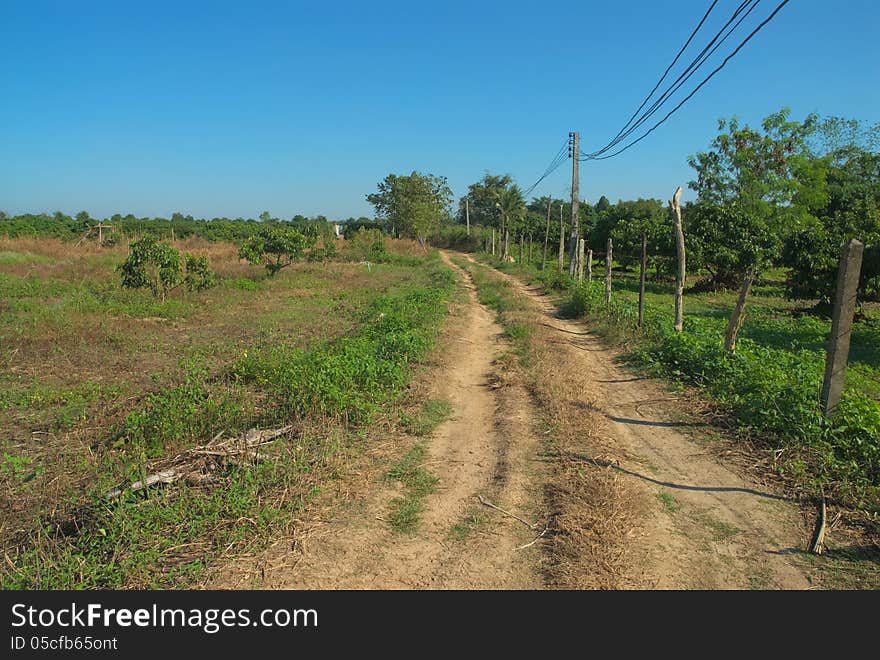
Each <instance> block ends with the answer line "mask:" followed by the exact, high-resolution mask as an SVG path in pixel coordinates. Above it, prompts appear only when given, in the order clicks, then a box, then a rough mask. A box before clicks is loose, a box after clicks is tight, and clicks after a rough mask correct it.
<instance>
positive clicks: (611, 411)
mask: <svg viewBox="0 0 880 660" xmlns="http://www.w3.org/2000/svg"><path fill="white" fill-rule="evenodd" d="M511 280H512V281H513V282H514V286H516V287H518V288H519V289H520V290H521V291H522V292H523V293H525V294H526V295H528V296H529V297H530V298H531V299H532V300H534V301H535V303H536V305H537V306H538V308H539V309H540V311H541V314H542V315H543V318H544V323H545V324H546V325H549V326H551V327H552V328H553V329H554V330H555V331H556V333H557V336H558V339H559V341H560V346H561V350H562V351H563V352H564V355H565V358H564V359H565V360H573V361H576V363H577V364H578V365H579V368H580V369H581V370H583V371H584V372H585V373H587V374H589V376H588V379H587V387H586V389H585V391H584V392H583V396H582V403H583V406H584V408H585V409H589V410H591V411H594V412H595V413H597V414H598V416H600V417H601V418H604V421H605V425H604V426H605V428H604V429H603V431H604V435H605V436H606V438H607V440H608V441H609V442H608V444H606V445H605V448H604V449H605V451H604V454H605V455H603V456H601V457H600V456H589V452H588V450H587V448H586V447H585V452H584V454H583V456H582V458H583V459H584V460H585V461H593V462H594V464H595V463H598V464H600V465H611V466H612V468H613V469H614V470H615V471H616V472H617V473H618V474H620V475H622V476H624V477H625V478H626V479H627V480H629V481H631V482H632V484H633V485H634V486H635V488H636V492H637V493H638V498H639V499H640V500H641V504H642V506H641V507H640V511H641V514H640V516H641V519H640V523H639V524H638V525H637V528H636V530H635V533H634V534H632V535H631V536H632V538H631V540H630V541H629V543H630V545H631V547H630V548H629V550H630V556H631V561H630V575H629V576H627V580H626V583H627V584H628V585H629V586H634V587H637V588H649V589H650V588H659V589H669V588H672V589H681V588H697V589H725V588H728V589H730V588H732V589H748V588H760V589H806V588H810V587H811V581H810V578H809V576H808V574H807V566H806V564H805V562H804V559H803V557H802V556H800V555H802V551H803V548H804V547H805V544H806V543H807V541H808V539H809V530H808V529H807V526H806V525H805V521H804V517H803V515H802V513H801V511H800V510H799V508H798V507H797V506H796V505H795V504H794V503H793V502H789V501H787V500H786V499H785V498H783V497H781V496H780V495H777V494H775V493H774V492H773V491H772V489H771V488H769V487H767V486H765V485H761V484H757V483H755V482H753V481H752V480H750V479H749V478H747V477H744V476H742V475H741V474H738V473H737V471H735V470H734V469H731V468H730V467H726V466H725V465H723V464H722V463H721V462H720V461H719V459H718V455H719V452H718V451H717V448H713V447H711V446H710V445H711V443H712V442H713V440H712V436H711V434H707V432H706V429H703V428H701V425H700V424H699V423H694V422H691V421H682V419H683V418H686V416H683V415H682V412H683V411H685V410H686V409H687V402H686V401H681V400H680V398H679V397H678V396H676V395H675V394H672V393H670V392H669V390H668V389H667V388H664V387H663V386H662V384H660V383H659V382H657V381H654V380H652V379H648V378H643V377H640V376H638V375H634V374H633V373H631V372H629V371H626V370H624V369H623V368H621V367H620V366H618V359H617V358H618V357H619V354H618V353H617V352H616V351H615V350H613V349H610V348H608V347H606V346H605V345H603V344H602V342H601V341H600V340H599V339H598V338H597V337H596V336H595V335H593V334H591V333H590V332H589V328H588V327H587V326H586V324H585V323H584V322H581V321H574V320H566V319H561V318H558V315H557V310H556V306H555V305H553V304H552V303H551V301H550V300H549V299H548V298H546V297H545V296H544V295H542V293H541V291H540V290H539V289H535V288H531V287H527V286H524V285H523V284H521V283H520V282H518V281H516V280H514V279H513V278H511ZM715 442H717V439H716V440H715ZM609 448H610V454H609V453H608V452H609Z"/></svg>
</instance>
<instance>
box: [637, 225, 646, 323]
mask: <svg viewBox="0 0 880 660" xmlns="http://www.w3.org/2000/svg"><path fill="white" fill-rule="evenodd" d="M647 269H648V235H647V233H646V232H645V231H644V230H642V260H641V263H640V264H639V328H642V327H644V325H645V271H646V270H647Z"/></svg>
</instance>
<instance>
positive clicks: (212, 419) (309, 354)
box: [0, 238, 452, 588]
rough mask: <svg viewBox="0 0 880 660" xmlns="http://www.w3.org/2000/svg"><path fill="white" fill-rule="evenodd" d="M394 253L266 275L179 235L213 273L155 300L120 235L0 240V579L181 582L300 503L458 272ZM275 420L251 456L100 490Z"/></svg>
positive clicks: (430, 326) (435, 317) (426, 344)
mask: <svg viewBox="0 0 880 660" xmlns="http://www.w3.org/2000/svg"><path fill="white" fill-rule="evenodd" d="M394 246H395V247H394V251H393V252H388V253H387V254H386V255H385V258H383V259H381V260H380V261H382V262H384V263H368V262H365V261H363V260H362V259H361V258H360V257H359V256H358V255H355V254H352V255H351V259H350V260H340V261H334V262H330V263H301V264H296V265H294V266H292V267H290V268H288V269H285V270H283V271H281V272H280V273H279V274H278V275H277V276H276V277H274V278H269V277H267V276H266V274H265V271H263V270H262V269H260V268H258V267H255V266H251V265H248V264H246V263H244V262H243V261H240V260H239V259H238V257H237V248H236V246H233V245H231V244H226V243H220V242H218V243H210V242H207V241H203V240H202V239H196V238H191V239H188V240H187V241H182V242H178V244H177V245H176V247H179V248H181V249H183V250H185V251H188V252H192V253H195V254H200V255H206V256H208V257H209V259H210V262H211V265H212V268H213V269H214V270H215V271H216V272H217V274H218V275H219V277H220V282H219V285H218V286H217V287H216V288H213V289H209V290H206V291H201V292H175V293H174V294H173V295H172V296H171V297H169V298H168V299H167V300H165V301H164V302H162V301H159V300H158V299H156V298H154V297H153V296H151V295H150V293H149V292H148V291H143V290H134V291H133V290H126V289H123V288H121V286H120V283H119V276H118V273H117V272H116V270H115V269H116V266H117V265H118V264H119V263H120V262H121V261H122V260H123V259H124V257H125V255H126V253H127V250H126V248H125V247H124V246H119V247H115V248H103V249H102V248H97V247H96V246H94V245H91V246H85V247H78V248H74V247H73V246H72V245H71V244H70V243H62V242H60V241H57V240H54V239H28V238H16V239H3V240H2V241H0V442H2V446H0V452H2V454H3V458H4V460H3V463H2V465H3V471H2V474H0V489H2V492H3V497H2V511H0V516H2V527H0V543H2V547H3V552H4V554H5V556H6V568H7V569H8V570H4V572H3V578H2V579H3V587H4V588H11V587H27V588H37V587H40V588H63V587H68V588H69V587H79V588H82V587H108V588H112V587H121V586H125V587H131V586H140V587H155V586H164V587H169V586H171V587H174V586H185V585H187V584H191V583H192V582H193V581H194V580H197V579H198V578H199V577H200V576H201V575H202V574H203V572H204V570H205V568H206V567H207V565H209V564H210V562H211V560H212V559H214V558H216V557H217V556H220V555H226V554H234V553H235V552H237V551H241V550H243V549H244V548H247V547H251V546H253V545H254V544H255V543H256V544H259V542H260V541H261V540H265V538H266V535H267V533H268V530H269V529H270V528H271V527H272V526H273V525H276V524H278V523H279V521H280V520H282V519H284V520H287V519H289V517H290V515H291V513H292V512H295V511H297V510H299V509H301V508H302V507H303V506H304V503H306V502H307V501H308V500H309V499H310V498H311V497H314V496H315V495H316V494H317V493H318V492H320V490H321V488H322V487H323V485H324V484H325V482H326V481H327V480H331V479H332V478H333V465H334V461H333V460H331V458H332V455H333V454H334V453H336V452H340V451H343V450H344V448H345V447H347V446H349V445H350V444H351V442H352V438H353V437H355V436H356V435H357V433H358V432H359V429H362V428H364V427H365V426H367V425H368V422H369V421H370V420H374V421H375V419H376V416H377V415H378V416H382V415H383V414H384V413H383V406H385V405H386V403H387V402H389V401H392V400H393V399H394V398H395V397H396V396H397V395H398V393H399V392H400V391H401V388H402V387H403V386H404V385H405V383H406V382H407V380H408V377H409V376H408V374H409V368H410V365H411V364H414V363H416V362H418V361H419V360H420V359H422V358H424V356H425V355H426V353H427V351H428V350H429V349H430V346H431V345H432V342H433V337H434V335H435V334H436V332H437V331H438V329H439V326H440V323H441V321H442V318H443V316H444V315H445V309H446V308H445V302H444V301H445V298H446V296H447V295H448V293H449V291H450V290H451V289H450V288H451V286H452V277H451V273H449V271H448V270H445V269H444V268H443V267H442V266H440V265H439V263H438V261H437V260H436V255H435V256H434V258H431V257H429V256H424V253H423V252H421V251H420V250H418V251H417V250H416V249H415V248H414V247H413V244H410V243H407V242H403V241H397V242H395V243H394ZM419 255H421V256H419ZM276 427H291V428H290V429H288V430H286V431H285V432H284V433H283V437H282V438H281V439H280V440H279V441H277V442H274V443H269V444H266V445H264V446H262V447H260V449H259V453H258V454H254V455H252V456H251V455H250V454H249V455H248V457H249V459H248V460H241V461H228V460H225V459H223V460H215V459H213V458H212V456H211V454H210V452H208V453H206V454H202V455H201V460H202V463H203V464H200V465H201V466H202V467H201V469H200V470H199V471H198V476H199V479H200V480H195V481H193V480H190V481H188V482H187V484H186V485H181V484H178V485H177V487H175V488H174V489H168V491H167V496H158V497H153V496H149V495H145V491H137V492H132V491H128V490H124V489H123V490H124V492H123V493H122V494H121V495H119V496H116V497H108V496H107V493H108V492H111V491H113V490H114V489H117V488H119V487H121V486H125V485H126V484H129V483H131V482H134V481H136V480H139V479H142V478H143V477H144V476H146V475H148V474H150V473H152V472H154V471H155V470H157V469H158V468H160V467H163V466H166V467H167V466H168V465H169V464H174V462H175V461H180V460H183V459H182V458H181V457H185V456H189V457H190V458H192V454H191V453H190V454H188V453H187V452H188V451H191V450H192V449H193V447H197V446H203V445H205V444H206V443H209V441H211V440H212V439H214V440H215V441H219V440H220V438H221V437H222V438H224V439H228V438H235V437H236V436H239V435H241V434H243V433H244V432H245V431H247V430H248V429H251V428H258V429H272V428H276ZM219 434H222V436H220V435H219ZM263 455H268V456H271V460H264V458H263ZM250 459H252V460H250ZM212 461H213V462H212Z"/></svg>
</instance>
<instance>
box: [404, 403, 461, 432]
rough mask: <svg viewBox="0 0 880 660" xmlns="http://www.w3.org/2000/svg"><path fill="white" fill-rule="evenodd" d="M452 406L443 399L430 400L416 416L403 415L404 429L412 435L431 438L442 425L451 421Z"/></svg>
mask: <svg viewBox="0 0 880 660" xmlns="http://www.w3.org/2000/svg"><path fill="white" fill-rule="evenodd" d="M451 414H452V404H451V403H449V401H445V400H443V399H429V400H428V401H425V402H424V403H423V404H422V407H421V409H420V410H419V412H418V414H417V415H415V416H410V415H407V414H405V413H401V422H402V424H403V429H404V430H405V431H406V432H407V433H409V434H411V435H419V436H430V435H431V434H432V433H434V431H435V430H436V429H437V427H438V426H440V424H442V423H443V422H445V421H446V420H447V419H449V416H450V415H451Z"/></svg>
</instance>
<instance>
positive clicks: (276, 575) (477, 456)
mask: <svg viewBox="0 0 880 660" xmlns="http://www.w3.org/2000/svg"><path fill="white" fill-rule="evenodd" d="M447 263H449V265H450V266H451V267H453V268H455V269H456V270H457V271H459V272H460V273H461V275H462V277H463V279H464V280H465V282H468V279H467V276H466V275H465V274H464V273H463V271H460V269H458V268H457V267H455V266H453V265H452V264H451V263H450V262H449V261H448V260H447ZM466 287H467V298H466V301H465V302H464V303H463V304H457V305H455V306H454V308H453V309H452V311H451V316H450V318H449V320H448V323H447V327H448V336H447V337H445V339H444V343H446V345H447V346H449V347H451V348H449V349H448V350H446V351H445V356H444V357H443V361H444V364H442V366H441V367H440V368H439V369H438V370H437V371H436V372H435V373H433V374H432V375H431V376H430V383H429V385H428V389H429V391H430V397H431V398H434V399H442V400H445V401H448V402H450V403H451V404H452V415H451V418H450V419H448V420H447V421H446V422H444V423H442V424H441V425H440V426H439V427H438V428H437V430H436V431H435V433H434V434H433V437H431V438H430V439H428V440H427V442H426V445H427V451H428V460H427V461H426V464H425V467H426V468H427V469H428V471H430V472H431V473H432V474H433V475H434V476H435V477H437V478H438V480H439V481H438V486H437V490H436V492H435V493H433V494H431V495H429V496H428V497H427V498H426V502H425V504H426V507H425V511H424V513H423V514H422V517H421V522H420V524H419V526H418V528H417V530H416V531H415V532H414V533H412V534H406V533H401V532H399V531H395V530H394V529H392V527H391V525H389V523H388V521H387V516H388V511H389V504H390V503H391V501H392V500H393V499H394V498H395V497H396V496H398V495H399V491H397V490H395V488H394V487H393V486H392V485H391V484H388V483H387V482H383V481H381V480H379V481H378V483H375V485H374V488H373V492H372V493H370V494H369V495H367V496H366V497H365V498H364V499H361V500H359V501H357V502H356V503H354V504H353V505H351V506H349V507H347V509H346V510H343V511H341V512H339V513H338V514H337V516H336V517H335V518H333V519H332V520H330V521H329V522H327V523H326V524H323V525H320V526H318V527H317V528H315V530H314V531H313V532H312V533H310V534H309V538H308V541H307V543H305V544H303V545H302V546H301V548H300V549H298V550H297V551H295V552H296V554H298V555H299V556H297V557H296V559H295V561H292V562H290V561H288V562H283V563H282V566H281V567H280V568H278V569H275V570H271V569H270V570H268V571H266V570H264V575H263V578H262V579H261V581H260V583H259V585H258V586H260V587H263V588H283V589H424V588H429V589H536V588H540V587H541V578H540V575H539V572H538V571H537V569H536V566H537V563H538V559H539V557H540V548H539V546H537V545H535V546H532V547H528V548H524V549H521V550H518V549H517V548H518V547H519V546H521V545H525V544H527V543H529V542H530V541H532V540H533V539H534V538H535V536H537V534H538V533H539V532H540V530H538V532H535V531H532V530H530V529H529V528H528V527H526V526H525V525H524V524H522V523H521V522H519V521H517V520H515V519H514V518H511V517H509V516H506V515H504V514H502V513H500V512H498V511H497V510H495V509H492V508H490V507H487V506H485V505H483V504H481V503H480V501H479V500H478V497H479V496H480V495H482V496H483V497H484V498H486V499H487V500H488V501H491V502H492V503H494V504H496V505H497V506H500V507H501V508H503V509H505V510H507V511H510V512H511V513H517V514H518V515H520V516H521V517H525V516H528V515H531V513H532V512H533V510H534V508H535V506H534V502H535V500H536V499H538V498H540V492H538V491H537V490H536V488H537V486H536V483H537V482H536V480H535V477H536V470H537V468H536V467H535V464H534V462H533V458H534V455H535V452H536V450H537V441H536V439H535V438H534V436H533V434H532V432H531V426H532V425H531V415H532V411H531V404H530V402H529V400H528V397H527V395H526V393H525V392H524V390H523V389H522V388H521V387H504V388H496V387H495V382H496V380H497V378H498V369H499V366H498V364H497V363H496V361H497V359H498V357H499V356H500V355H501V354H502V353H503V352H504V351H505V350H506V349H507V343H506V341H505V339H504V338H503V336H502V332H501V328H500V327H499V326H498V324H497V323H496V321H495V319H494V314H493V313H492V312H490V311H489V310H487V309H486V308H485V307H483V306H482V305H480V304H479V303H478V302H477V300H476V293H475V291H474V288H473V286H472V285H470V284H469V283H466ZM271 563H272V562H269V564H271ZM226 584H227V585H228V583H226ZM228 586H231V585H228Z"/></svg>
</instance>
